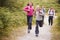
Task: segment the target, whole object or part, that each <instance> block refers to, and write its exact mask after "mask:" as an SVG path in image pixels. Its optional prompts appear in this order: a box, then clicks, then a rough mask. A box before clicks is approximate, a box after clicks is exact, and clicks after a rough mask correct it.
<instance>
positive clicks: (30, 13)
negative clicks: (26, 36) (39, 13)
mask: <svg viewBox="0 0 60 40" xmlns="http://www.w3.org/2000/svg"><path fill="white" fill-rule="evenodd" d="M24 11H25V12H27V25H28V33H30V30H31V29H32V17H33V12H34V7H33V3H32V2H29V3H28V4H27V6H26V7H25V8H24Z"/></svg>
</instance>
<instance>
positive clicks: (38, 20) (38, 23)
mask: <svg viewBox="0 0 60 40" xmlns="http://www.w3.org/2000/svg"><path fill="white" fill-rule="evenodd" d="M35 16H36V28H35V34H36V36H37V37H38V34H39V27H38V26H40V27H42V26H43V18H42V16H43V13H42V10H41V8H40V7H39V5H37V7H36V10H35Z"/></svg>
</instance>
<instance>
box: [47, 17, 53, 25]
mask: <svg viewBox="0 0 60 40" xmlns="http://www.w3.org/2000/svg"><path fill="white" fill-rule="evenodd" d="M48 21H49V25H53V16H49V20H48Z"/></svg>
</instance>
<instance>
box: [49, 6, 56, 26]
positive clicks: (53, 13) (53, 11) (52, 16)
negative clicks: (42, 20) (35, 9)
mask: <svg viewBox="0 0 60 40" xmlns="http://www.w3.org/2000/svg"><path fill="white" fill-rule="evenodd" d="M48 15H49V19H48V21H49V25H51V26H52V25H53V18H54V16H55V10H54V8H53V7H51V8H50V9H49V10H48Z"/></svg>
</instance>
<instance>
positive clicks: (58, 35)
mask: <svg viewBox="0 0 60 40" xmlns="http://www.w3.org/2000/svg"><path fill="white" fill-rule="evenodd" d="M57 15H58V18H57V19H56V20H55V22H54V23H55V24H54V25H53V27H52V33H53V36H52V40H60V26H59V25H60V24H59V23H60V15H59V13H58V14H57Z"/></svg>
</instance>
